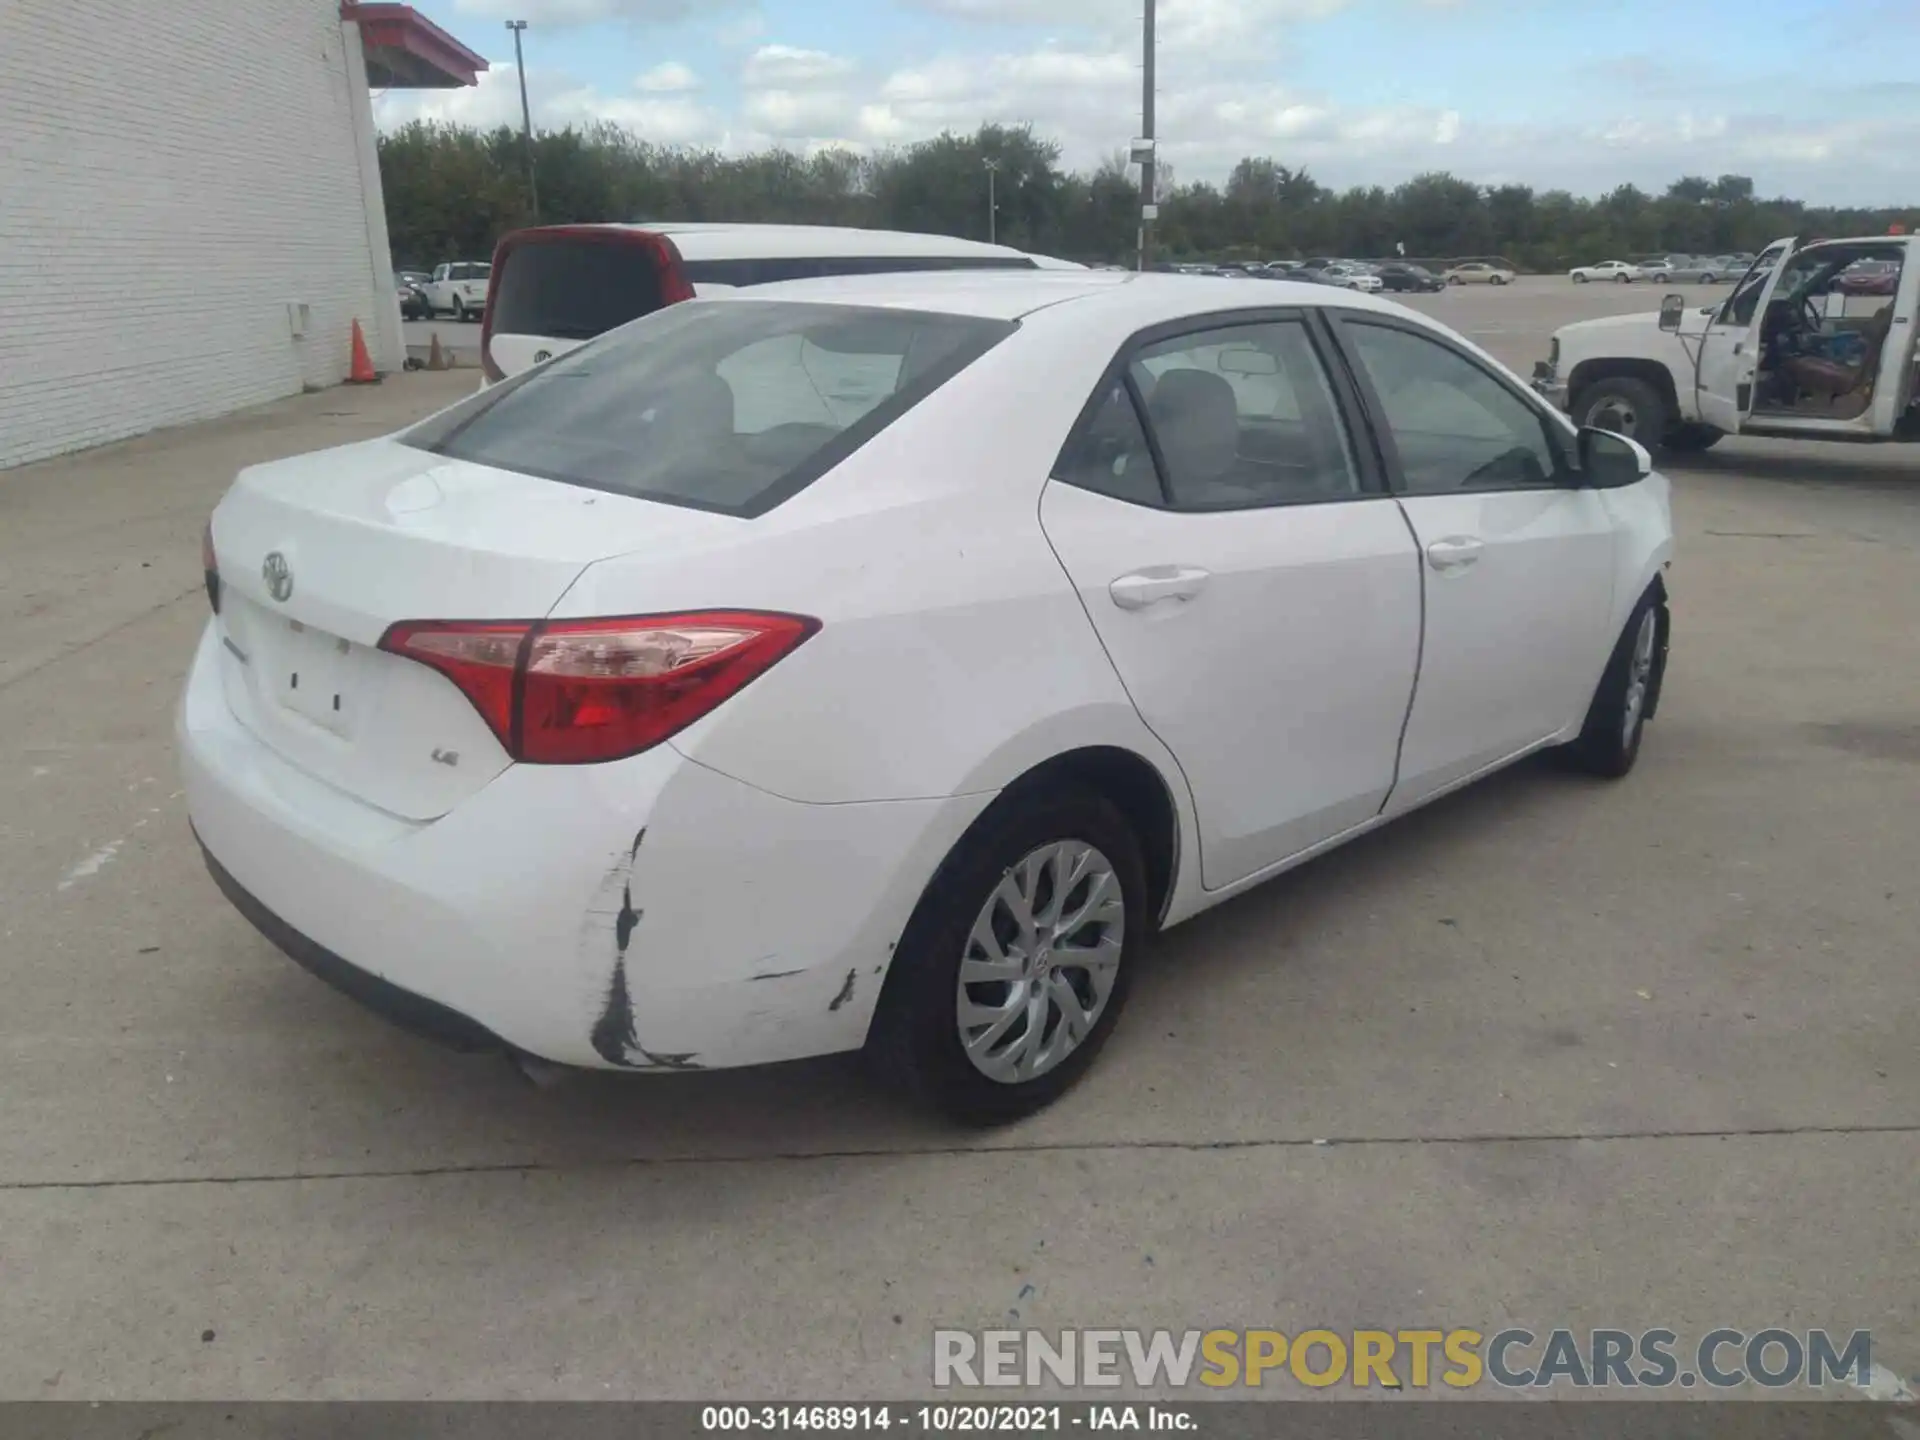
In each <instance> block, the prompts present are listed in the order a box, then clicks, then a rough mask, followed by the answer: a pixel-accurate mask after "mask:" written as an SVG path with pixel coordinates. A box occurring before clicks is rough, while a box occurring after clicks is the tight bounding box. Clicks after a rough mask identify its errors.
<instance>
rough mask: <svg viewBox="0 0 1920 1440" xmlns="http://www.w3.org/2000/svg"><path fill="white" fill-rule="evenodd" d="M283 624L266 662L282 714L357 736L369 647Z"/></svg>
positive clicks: (270, 686)
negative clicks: (360, 682)
mask: <svg viewBox="0 0 1920 1440" xmlns="http://www.w3.org/2000/svg"><path fill="white" fill-rule="evenodd" d="M279 623H280V624H282V625H284V627H285V628H284V630H282V632H281V634H280V635H278V636H277V637H276V643H275V644H274V645H272V646H271V647H269V653H268V654H267V655H266V656H263V657H262V659H264V660H265V662H266V663H267V664H270V665H271V666H272V667H273V670H272V672H271V673H270V674H269V675H268V676H266V677H265V678H266V679H267V682H268V693H269V694H270V695H271V696H272V697H273V699H274V701H275V702H276V703H277V704H278V705H279V706H280V708H281V709H283V710H286V711H288V712H289V713H291V714H294V715H297V716H299V717H300V718H301V719H303V720H306V721H308V722H309V723H311V724H314V725H318V726H319V727H320V728H321V729H323V730H327V731H330V732H331V733H333V734H335V735H339V736H341V737H343V738H345V737H348V736H351V735H352V734H353V722H354V716H355V709H354V703H353V702H354V692H355V690H356V688H357V687H356V685H355V679H356V677H357V675H358V672H359V670H360V668H361V662H362V661H363V660H364V658H365V647H363V646H359V645H355V644H354V643H353V642H352V641H349V640H343V639H341V638H340V637H339V636H337V635H329V634H327V633H326V632H325V631H322V630H315V629H313V628H311V627H310V626H307V625H304V624H302V623H301V622H300V621H298V620H287V621H282V622H279Z"/></svg>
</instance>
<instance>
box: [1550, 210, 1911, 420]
mask: <svg viewBox="0 0 1920 1440" xmlns="http://www.w3.org/2000/svg"><path fill="white" fill-rule="evenodd" d="M1915 245H1916V242H1915V240H1914V239H1913V237H1911V236H1868V237H1862V238H1859V239H1852V240H1826V241H1820V242H1817V243H1814V244H1810V245H1802V244H1800V243H1799V242H1798V241H1797V240H1792V239H1787V240H1780V241H1777V242H1776V243H1775V244H1774V245H1772V246H1770V247H1768V250H1767V252H1766V253H1765V254H1764V255H1762V256H1761V257H1760V259H1759V260H1757V261H1755V262H1754V264H1753V265H1752V267H1751V268H1750V269H1749V270H1747V271H1746V272H1745V274H1744V275H1743V276H1742V277H1741V279H1740V280H1739V282H1738V283H1737V284H1736V285H1735V286H1734V287H1733V290H1732V291H1731V293H1729V294H1728V295H1727V296H1726V297H1725V299H1724V300H1722V301H1721V302H1719V303H1717V304H1713V305H1696V306H1689V305H1688V304H1687V303H1686V297H1685V296H1683V295H1679V294H1672V295H1669V296H1667V297H1666V299H1665V301H1664V303H1663V304H1662V305H1661V307H1660V309H1659V311H1658V312H1651V311H1650V312H1647V313H1645V314H1641V315H1613V316H1608V317H1606V318H1604V319H1599V320H1586V321H1582V322H1580V323H1578V324H1574V325H1565V326H1562V327H1561V328H1560V329H1559V330H1557V331H1555V332H1554V336H1553V339H1552V341H1551V342H1550V345H1549V348H1548V352H1547V358H1546V359H1545V360H1543V361H1541V362H1539V363H1538V364H1536V365H1535V366H1534V383H1535V386H1536V388H1537V389H1539V390H1540V392H1541V393H1542V394H1544V395H1546V396H1547V397H1548V398H1550V399H1551V400H1553V401H1554V403H1556V404H1559V405H1563V406H1565V407H1566V408H1567V410H1568V411H1569V413H1570V414H1571V415H1572V416H1573V417H1574V418H1575V420H1576V421H1577V422H1578V423H1580V424H1583V425H1599V426H1603V427H1607V428H1612V429H1618V430H1619V431H1621V432H1622V433H1623V434H1627V435H1631V436H1632V437H1633V438H1634V439H1636V440H1638V441H1639V442H1640V443H1641V444H1642V445H1644V446H1646V447H1647V448H1649V449H1652V448H1654V447H1656V446H1664V447H1666V448H1668V449H1670V450H1676V451H1697V450H1704V449H1706V448H1707V447H1709V446H1711V445H1714V444H1716V443H1718V442H1719V441H1720V440H1721V439H1722V438H1723V437H1725V436H1727V435H1757V436H1773V437H1779V438H1782V439H1785V438H1796V439H1802V440H1817V439H1826V440H1846V441H1852V442H1856V443H1858V442H1882V443H1885V442H1895V443H1904V442H1912V441H1920V355H1916V353H1915V338H1914V337H1915V331H1916V329H1920V323H1916V322H1917V321H1920V255H1917V254H1916V249H1915ZM1868 266H1873V267H1874V269H1873V270H1872V271H1870V272H1869V273H1875V274H1879V273H1885V271H1883V270H1881V269H1880V267H1882V266H1884V267H1886V269H1887V270H1890V271H1891V272H1892V276H1893V279H1892V281H1891V283H1890V284H1889V285H1888V288H1887V289H1886V290H1884V291H1881V292H1879V293H1882V294H1885V295H1887V296H1888V299H1887V302H1886V303H1885V304H1882V305H1878V306H1861V305H1849V304H1847V303H1846V302H1847V299H1848V297H1849V295H1850V293H1851V292H1850V291H1849V289H1848V287H1847V285H1846V284H1845V277H1846V276H1847V275H1848V274H1850V273H1851V274H1855V275H1858V274H1859V273H1861V271H1862V270H1864V269H1866V267H1868ZM1882 283H1885V282H1882Z"/></svg>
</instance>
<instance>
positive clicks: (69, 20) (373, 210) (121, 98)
mask: <svg viewBox="0 0 1920 1440" xmlns="http://www.w3.org/2000/svg"><path fill="white" fill-rule="evenodd" d="M371 127H372V115H371V107H370V105H369V102H368V97H367V88H366V72H365V67H364V63H363V61H362V58H361V55H360V52H359V35H358V30H357V28H356V27H355V26H353V25H352V24H350V23H344V24H343V22H342V21H341V19H340V9H339V4H338V0H194V3H193V4H190V5H183V4H158V3H155V0H83V3H79V4H76V3H73V0H5V3H0V137H4V141H3V142H0V468H3V467H6V466H9V465H17V464H21V463H24V462H27V461H31V460H36V459H40V458H42V457H45V456H49V455H56V454H60V453H62V452H64V451H69V450H74V449H79V448H81V447H83V446H88V445H94V444H99V443H102V442H104V441H109V440H116V439H120V438H122V437H125V436H128V435H135V434H139V433H141V432H142V431H146V430H152V429H155V428H157V427H160V426H165V425H175V424H180V423H183V422H186V421H190V420H197V419H203V418H206V417H209V416H213V415H219V414H224V413H226V412H228V411H231V410H234V409H237V408H239V407H241V406H245V405H250V404H254V403H257V402H260V401H265V400H271V399H274V398H276V397H278V396H282V395H287V394H292V393H295V392H297V391H299V390H300V389H302V388H303V387H306V386H325V385H331V384H334V383H337V382H338V381H340V380H342V379H343V378H344V377H345V375H346V373H347V366H348V362H349V356H350V327H351V325H352V322H353V320H354V318H355V317H356V316H357V317H359V319H360V322H361V324H362V326H363V327H364V328H365V330H366V333H367V338H368V343H369V345H370V347H371V348H372V350H373V354H374V358H375V362H376V364H377V365H379V366H380V368H382V369H387V368H392V367H394V366H397V364H398V363H399V359H400V357H401V356H402V355H403V354H404V350H403V348H402V345H403V342H402V337H401V333H400V329H399V324H400V320H399V313H398V309H397V307H396V306H395V304H394V300H393V284H392V276H391V270H390V266H389V259H388V256H387V254H386V218H385V214H384V208H383V206H382V203H381V200H380V188H379V176H378V171H377V168H373V169H372V173H371V174H369V169H370V167H372V166H373V163H374V162H373V144H372V128H371ZM301 306H304V307H305V309H304V313H305V317H306V319H305V324H304V334H296V333H295V332H296V329H297V328H299V327H298V326H297V324H296V322H295V320H294V318H293V317H292V315H290V307H295V309H296V311H297V309H298V307H301Z"/></svg>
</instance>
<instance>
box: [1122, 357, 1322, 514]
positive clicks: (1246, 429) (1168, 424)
mask: <svg viewBox="0 0 1920 1440" xmlns="http://www.w3.org/2000/svg"><path fill="white" fill-rule="evenodd" d="M1129 369H1130V372H1131V376H1132V379H1133V383H1134V386H1135V388H1136V389H1137V390H1138V392H1139V393H1140V395H1142V396H1143V397H1144V398H1145V401H1146V408H1147V423H1148V424H1149V425H1150V426H1151V427H1152V429H1153V434H1154V439H1155V441H1156V442H1157V443H1158V445H1159V447H1160V455H1161V458H1162V460H1163V461H1164V462H1165V464H1166V483H1167V490H1168V493H1169V495H1170V497H1171V502H1172V503H1173V504H1174V505H1175V506H1177V507H1179V508H1181V509H1190V510H1222V509H1243V508H1247V507H1251V506H1259V505H1287V504H1299V503H1302V502H1311V501H1323V500H1337V499H1342V498H1346V497H1349V496H1352V495H1354V494H1356V493H1358V491H1359V489H1360V481H1359V474H1358V471H1357V470H1356V468H1355V466H1354V460H1353V455H1352V452H1351V450H1350V448H1349V446H1348V443H1347V435H1346V431H1345V428H1344V426H1343V425H1342V424H1341V421H1340V414H1339V410H1338V408H1337V407H1336V405H1335V402H1334V398H1333V391H1332V388H1331V386H1330V385H1329V383H1328V381H1327V376H1326V372H1325V370H1324V369H1323V368H1322V366H1321V364H1320V360H1319V357H1318V355H1317V354H1316V353H1315V351H1314V348H1313V343H1312V341H1311V340H1310V339H1309V337H1308V335H1307V329H1306V326H1305V325H1304V324H1303V323H1302V322H1301V321H1298V320H1281V321H1271V322H1267V323H1263V324H1257V325H1236V326H1232V327H1229V328H1224V329H1217V330H1206V331H1200V332H1197V333H1194V334H1190V335H1182V336H1178V337H1176V338H1174V339H1170V340H1163V341H1160V342H1159V343H1157V344H1154V345H1150V346H1148V347H1146V348H1145V349H1143V350H1142V351H1140V353H1139V354H1138V355H1136V356H1135V357H1134V359H1133V361H1132V363H1131V365H1130V366H1129Z"/></svg>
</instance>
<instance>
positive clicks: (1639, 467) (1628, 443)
mask: <svg viewBox="0 0 1920 1440" xmlns="http://www.w3.org/2000/svg"><path fill="white" fill-rule="evenodd" d="M1652 473H1653V456H1652V455H1650V454H1648V453H1647V447H1646V446H1644V445H1642V444H1641V443H1640V442H1639V441H1637V440H1629V439H1628V438H1627V437H1626V436H1625V435H1622V434H1621V433H1620V432H1619V431H1617V430H1602V429H1600V428H1599V427H1598V426H1597V425H1587V426H1583V427H1582V428H1581V431H1580V476H1581V479H1582V480H1583V482H1584V483H1585V484H1586V486H1587V488H1588V489H1590V490H1618V489H1620V488H1621V487H1623V486H1626V485H1633V484H1636V483H1638V482H1639V481H1641V480H1644V479H1646V478H1647V476H1649V475H1651V474H1652Z"/></svg>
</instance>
